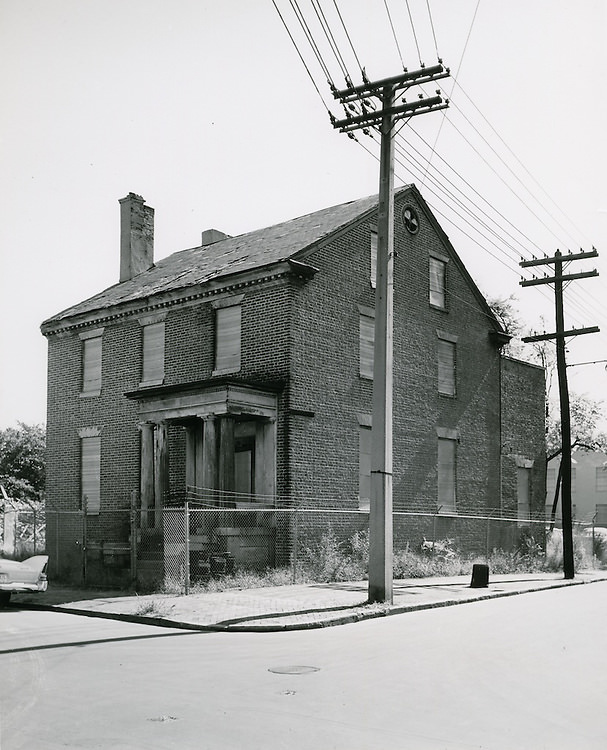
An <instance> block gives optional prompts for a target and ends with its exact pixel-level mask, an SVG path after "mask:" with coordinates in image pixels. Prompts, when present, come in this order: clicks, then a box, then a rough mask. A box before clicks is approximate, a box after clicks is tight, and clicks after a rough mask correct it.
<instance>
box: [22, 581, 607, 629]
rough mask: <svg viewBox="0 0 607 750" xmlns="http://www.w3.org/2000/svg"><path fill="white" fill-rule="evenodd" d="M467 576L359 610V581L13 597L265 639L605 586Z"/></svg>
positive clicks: (406, 588)
mask: <svg viewBox="0 0 607 750" xmlns="http://www.w3.org/2000/svg"><path fill="white" fill-rule="evenodd" d="M470 580H471V579H470V576H458V577H454V578H424V579H407V580H398V581H394V591H393V593H394V596H393V603H392V604H391V605H388V604H367V603H366V601H367V582H366V581H360V582H354V583H317V584H307V585H295V586H280V587H272V588H258V589H247V590H230V591H224V592H221V593H202V594H198V593H196V594H190V595H189V596H174V595H170V594H150V595H145V596H137V595H132V594H128V595H121V594H120V593H119V592H101V591H99V592H95V591H92V590H86V591H85V590H79V589H69V588H60V587H53V585H52V582H51V583H50V585H49V590H48V591H47V592H45V593H44V594H39V595H26V594H21V595H16V596H15V597H14V599H13V605H14V606H17V607H18V606H19V605H20V604H25V605H27V606H32V607H36V608H37V607H44V608H45V609H54V610H55V609H56V610H59V611H63V612H70V613H74V614H83V615H89V616H93V617H108V618H113V619H123V620H127V621H130V622H142V623H148V624H153V625H162V626H165V627H178V628H185V629H196V630H215V631H249V632H253V631H255V632H268V631H284V630H302V629H307V628H321V627H328V626H332V625H343V624H346V623H350V622H357V621H360V620H366V619H369V618H372V617H383V616H387V615H394V614H401V613H404V612H412V611H415V610H420V609H431V608H433V607H445V606H451V605H455V604H465V603H468V602H474V601H481V600H483V599H492V598H495V597H499V596H512V595H515V594H524V593H529V592H535V591H542V590H544V589H551V588H558V587H562V586H575V585H580V584H586V583H595V582H600V581H607V570H589V571H583V572H581V573H578V574H577V575H576V577H575V578H574V579H573V580H565V579H564V578H563V575H562V573H535V574H523V575H495V576H491V575H490V577H489V585H488V586H487V587H486V588H471V587H470Z"/></svg>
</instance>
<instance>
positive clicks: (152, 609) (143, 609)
mask: <svg viewBox="0 0 607 750" xmlns="http://www.w3.org/2000/svg"><path fill="white" fill-rule="evenodd" d="M168 611H169V607H168V606H167V605H166V604H165V603H164V602H162V601H158V599H149V600H148V601H144V602H141V604H140V605H139V606H138V607H137V609H136V610H135V614H136V615H139V617H165V616H166V615H167V614H168Z"/></svg>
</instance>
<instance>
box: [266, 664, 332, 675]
mask: <svg viewBox="0 0 607 750" xmlns="http://www.w3.org/2000/svg"><path fill="white" fill-rule="evenodd" d="M319 669H320V667H305V666H301V665H299V664H289V665H287V666H286V667H270V668H269V669H268V672H274V674H309V673H310V672H318V671H319Z"/></svg>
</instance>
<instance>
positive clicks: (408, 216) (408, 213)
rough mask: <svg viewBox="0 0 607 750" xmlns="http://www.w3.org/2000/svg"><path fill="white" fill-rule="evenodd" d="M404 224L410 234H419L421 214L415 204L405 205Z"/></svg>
mask: <svg viewBox="0 0 607 750" xmlns="http://www.w3.org/2000/svg"><path fill="white" fill-rule="evenodd" d="M402 219H403V226H404V227H405V229H406V230H407V232H409V233H410V234H417V233H418V231H419V216H418V215H417V211H416V210H415V209H414V208H413V206H405V207H404V208H403V212H402Z"/></svg>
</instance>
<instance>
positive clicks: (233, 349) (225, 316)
mask: <svg viewBox="0 0 607 750" xmlns="http://www.w3.org/2000/svg"><path fill="white" fill-rule="evenodd" d="M215 315H216V318H215V321H216V328H215V369H216V370H219V371H222V372H237V371H238V370H240V324H241V307H240V305H233V306H231V307H220V308H219V309H218V310H216V312H215Z"/></svg>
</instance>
